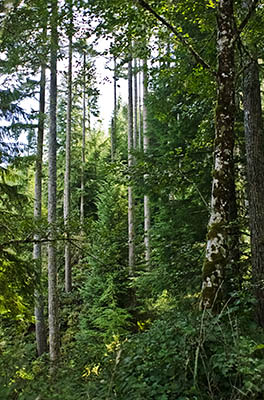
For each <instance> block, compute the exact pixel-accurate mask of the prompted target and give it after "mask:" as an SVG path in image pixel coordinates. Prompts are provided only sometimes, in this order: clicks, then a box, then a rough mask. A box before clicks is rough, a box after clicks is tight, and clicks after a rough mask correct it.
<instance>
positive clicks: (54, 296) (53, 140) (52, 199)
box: [48, 0, 59, 364]
mask: <svg viewBox="0 0 264 400" xmlns="http://www.w3.org/2000/svg"><path fill="white" fill-rule="evenodd" d="M57 20H58V6H57V1H56V0H51V47H50V74H51V75H50V127H49V156H48V157H49V168H48V169H49V179H48V222H49V229H50V235H49V239H50V241H49V244H48V292H49V296H48V297H49V350H50V359H51V361H52V363H53V364H55V363H56V361H57V360H58V358H59V315H58V314H59V309H58V292H57V259H56V207H57V204H56V203H57V199H56V189H57V187H56V186H57V166H56V147H57V120H56V113H57V48H58V35H57Z"/></svg>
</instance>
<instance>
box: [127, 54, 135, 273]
mask: <svg viewBox="0 0 264 400" xmlns="http://www.w3.org/2000/svg"><path fill="white" fill-rule="evenodd" d="M133 144H134V136H133V72H132V58H131V60H129V62H128V168H129V169H131V167H132V166H133V158H134V157H133V154H132V152H133ZM134 208H135V205H134V195H133V188H132V186H131V184H130V185H129V187H128V265H129V273H130V274H131V275H133V273H134V267H135V215H134V214H135V210H134Z"/></svg>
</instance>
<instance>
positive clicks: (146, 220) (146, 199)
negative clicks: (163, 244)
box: [143, 58, 150, 264]
mask: <svg viewBox="0 0 264 400" xmlns="http://www.w3.org/2000/svg"><path fill="white" fill-rule="evenodd" d="M147 68H148V65H147V60H146V58H145V59H144V61H143V147H144V152H145V153H146V152H147V151H148V148H149V137H148V132H147V131H148V126H147V96H148V71H147ZM146 178H147V175H145V179H146ZM144 244H145V260H146V263H147V264H149V262H150V202H149V196H148V195H147V194H144Z"/></svg>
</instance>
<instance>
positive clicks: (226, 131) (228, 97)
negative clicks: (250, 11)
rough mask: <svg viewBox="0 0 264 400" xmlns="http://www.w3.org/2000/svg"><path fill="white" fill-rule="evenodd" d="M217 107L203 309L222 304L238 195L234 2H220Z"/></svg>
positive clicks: (204, 268) (218, 10) (218, 11)
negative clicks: (234, 206)
mask: <svg viewBox="0 0 264 400" xmlns="http://www.w3.org/2000/svg"><path fill="white" fill-rule="evenodd" d="M217 28H218V32H217V50H218V67H217V76H216V79H217V106H216V113H215V150H214V172H213V182H212V195H211V215H210V220H209V224H208V241H207V247H206V256H205V263H204V267H203V288H202V297H203V299H202V303H203V307H207V308H215V309H217V307H219V303H221V290H222V285H223V280H224V274H225V269H226V266H227V263H228V261H230V260H229V243H228V242H229V240H230V238H229V236H228V228H229V224H230V223H231V222H232V221H231V207H230V205H231V204H232V201H233V196H234V161H233V149H234V115H235V65H234V35H235V33H234V14H233V1H232V0H223V1H220V2H219V4H218V8H217Z"/></svg>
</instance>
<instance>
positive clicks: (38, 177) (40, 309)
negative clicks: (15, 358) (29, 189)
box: [33, 64, 47, 356]
mask: <svg viewBox="0 0 264 400" xmlns="http://www.w3.org/2000/svg"><path fill="white" fill-rule="evenodd" d="M45 89H46V67H45V65H44V64H43V65H42V67H41V77H40V94H39V122H38V136H37V155H36V169H35V199H34V217H35V219H36V222H39V220H40V218H41V215H42V212H41V210H42V158H43V139H44V113H45ZM34 239H35V240H36V242H35V243H34V246H33V258H34V260H35V261H36V264H37V267H38V274H39V281H41V275H42V268H41V264H42V258H41V243H40V235H39V234H35V235H34ZM39 286H40V287H41V283H40V282H39ZM35 297H36V305H35V318H36V341H37V351H38V355H39V356H40V355H41V354H42V353H44V352H45V351H46V349H47V339H46V328H45V319H44V305H43V294H42V293H41V292H40V290H36V291H35Z"/></svg>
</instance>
